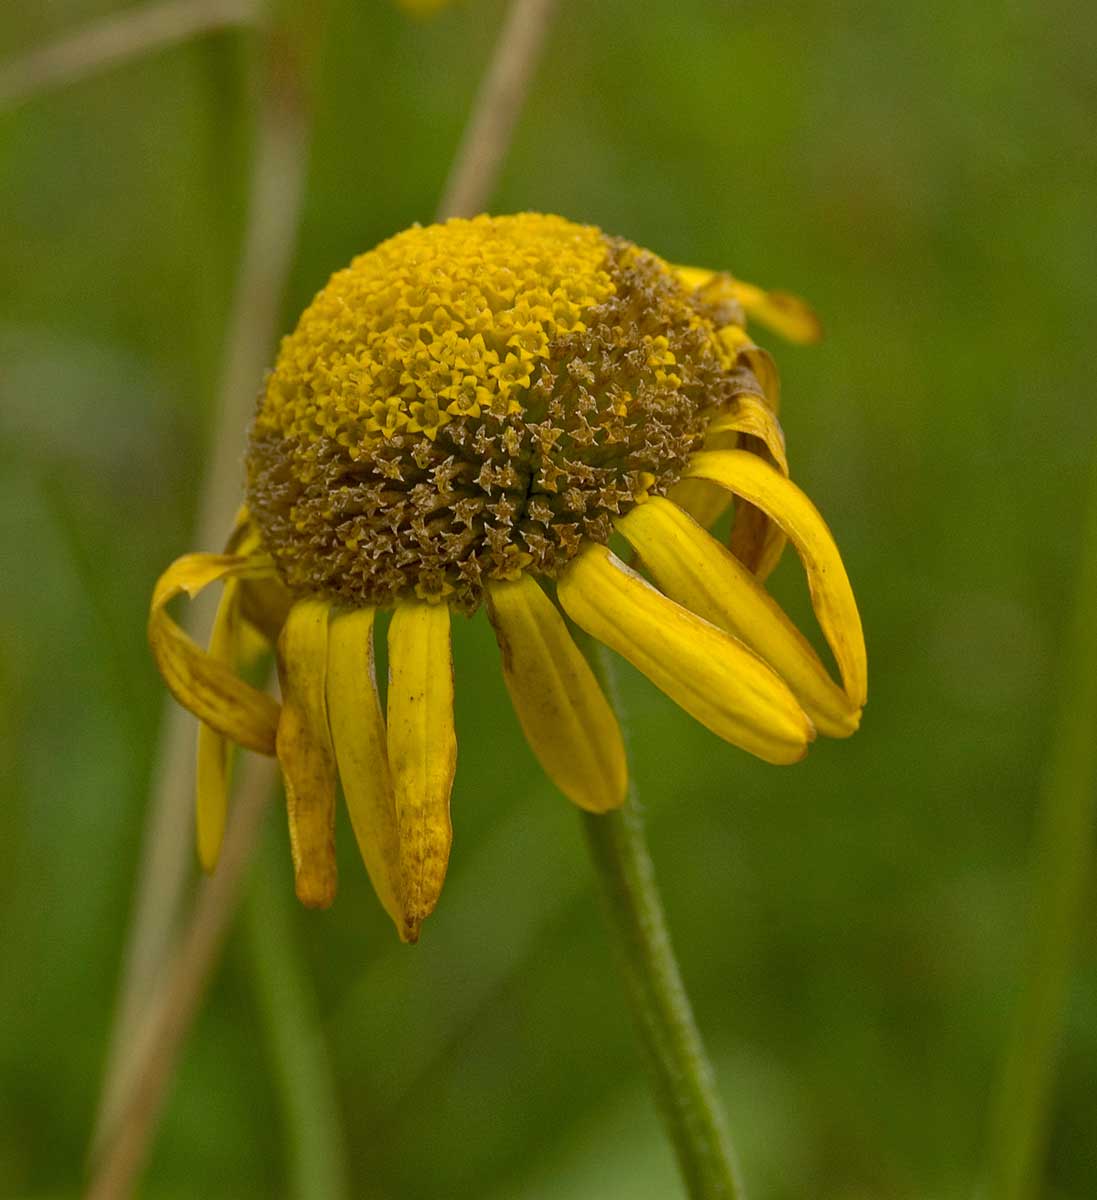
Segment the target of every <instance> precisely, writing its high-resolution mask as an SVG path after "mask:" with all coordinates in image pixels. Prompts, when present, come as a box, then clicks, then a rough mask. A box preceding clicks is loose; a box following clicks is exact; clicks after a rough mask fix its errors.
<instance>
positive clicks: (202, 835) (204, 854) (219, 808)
mask: <svg viewBox="0 0 1097 1200" xmlns="http://www.w3.org/2000/svg"><path fill="white" fill-rule="evenodd" d="M240 632H241V630H240V581H239V580H238V579H230V580H228V582H227V583H226V584H225V586H224V589H223V591H222V592H221V600H220V603H219V604H218V605H217V615H216V617H215V618H214V621H213V630H212V632H211V633H210V642H209V654H210V658H212V659H213V660H214V661H215V662H219V663H223V664H224V665H225V666H226V667H227V668H228V669H229V670H230V671H235V670H236V667H237V663H238V661H239V653H240ZM231 764H232V744H231V743H230V742H229V740H228V738H226V737H225V736H224V734H221V733H218V732H217V730H216V729H211V728H210V727H209V726H208V725H207V724H206V723H205V722H204V721H199V722H198V762H197V771H196V773H195V810H194V811H195V832H196V835H197V845H198V861H199V862H200V863H201V864H202V869H203V870H204V871H212V870H213V868H214V867H215V866H216V865H217V859H218V856H219V855H220V853H221V841H222V839H223V837H224V835H225V816H226V814H227V812H228V801H229V788H230V777H231V774H230V773H231Z"/></svg>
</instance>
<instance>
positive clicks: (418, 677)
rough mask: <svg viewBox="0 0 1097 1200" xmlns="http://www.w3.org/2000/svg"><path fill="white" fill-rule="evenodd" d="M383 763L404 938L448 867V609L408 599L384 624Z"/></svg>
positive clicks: (451, 747) (451, 735)
mask: <svg viewBox="0 0 1097 1200" xmlns="http://www.w3.org/2000/svg"><path fill="white" fill-rule="evenodd" d="M388 644H389V688H388V757H389V769H390V770H391V772H392V784H393V790H394V793H395V797H396V827H397V831H398V834H399V840H400V860H401V864H402V870H401V878H402V881H403V896H404V905H405V909H406V914H407V915H406V921H407V928H406V930H405V936H406V937H407V938H408V939H409V940H410V941H414V940H415V939H416V938H417V937H418V934H419V926H420V925H421V924H422V922H423V921H424V919H425V918H426V917H428V916H430V914H431V913H432V912H433V911H434V906H435V904H437V902H438V896H439V894H440V893H441V891H442V884H443V882H444V881H445V878H446V867H447V866H448V864H449V851H450V844H451V842H452V840H453V827H452V825H451V823H450V815H449V802H450V793H451V791H452V789H453V773H454V771H455V770H456V767H457V735H456V733H455V731H454V725H453V653H452V649H451V646H450V615H449V608H448V607H447V606H446V605H445V604H430V603H427V602H425V601H417V600H406V601H401V602H400V603H398V604H397V606H396V611H395V612H394V613H393V615H392V623H391V624H390V625H389V641H388Z"/></svg>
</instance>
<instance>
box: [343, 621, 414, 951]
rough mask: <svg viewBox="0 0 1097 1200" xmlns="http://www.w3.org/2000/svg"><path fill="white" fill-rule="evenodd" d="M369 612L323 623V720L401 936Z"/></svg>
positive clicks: (359, 833)
mask: <svg viewBox="0 0 1097 1200" xmlns="http://www.w3.org/2000/svg"><path fill="white" fill-rule="evenodd" d="M373 616H374V610H373V609H372V608H360V609H355V610H353V611H347V612H341V613H338V614H337V615H336V616H335V618H334V619H333V620H332V622H331V624H330V626H329V627H328V683H327V694H328V722H329V724H330V727H331V740H332V744H333V745H334V747H335V758H336V761H337V763H338V764H339V778H340V780H341V781H342V784H343V795H344V796H345V797H346V801H347V810H348V811H349V813H350V823H351V825H352V826H353V827H354V836H355V838H356V839H357V840H358V849H359V851H360V852H361V855H362V861H363V862H364V863H365V864H366V870H367V871H368V872H369V877H370V879H371V880H372V882H373V888H374V891H375V892H376V893H377V897H378V899H379V900H380V901H381V903H382V904H383V905H384V908H385V911H386V912H387V913H388V915H389V916H390V917H391V918H392V919H393V921H394V922H395V923H396V928H397V931H398V932H399V933H400V935H401V936H403V935H404V933H405V930H406V922H405V913H404V906H403V900H402V897H401V892H400V851H399V844H398V841H397V837H396V800H395V798H394V796H393V791H392V779H391V777H390V775H389V760H388V749H387V747H386V744H385V718H384V717H383V716H382V714H381V703H380V700H379V699H378V696H377V678H376V675H375V673H374V662H373Z"/></svg>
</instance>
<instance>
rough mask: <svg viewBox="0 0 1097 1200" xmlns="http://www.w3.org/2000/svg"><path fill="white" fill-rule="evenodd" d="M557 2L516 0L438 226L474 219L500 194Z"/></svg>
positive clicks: (455, 166) (483, 85)
mask: <svg viewBox="0 0 1097 1200" xmlns="http://www.w3.org/2000/svg"><path fill="white" fill-rule="evenodd" d="M555 7H556V0H513V3H512V4H511V6H510V11H509V12H508V14H507V19H506V23H505V24H504V26H503V29H502V31H501V32H500V34H499V40H498V41H497V42H496V44H495V50H494V53H493V54H492V59H491V63H490V64H489V66H488V69H487V72H486V73H485V75H484V78H483V81H482V82H481V84H480V90H479V92H478V93H477V95H476V100H475V103H474V104H473V108H472V113H471V115H470V117H469V121H468V124H467V125H466V126H465V132H464V134H463V136H462V139H461V145H460V148H459V149H458V151H457V156H456V158H455V159H454V162H453V167H452V169H451V170H450V173H449V178H448V179H447V180H446V186H445V189H444V192H443V195H442V202H441V203H440V204H439V206H438V220H440V221H441V220H444V219H445V218H446V217H472V216H475V215H476V214H477V213H479V212H481V211H483V209H484V206H485V205H486V204H487V202H488V200H489V199H490V197H491V193H492V192H493V191H494V190H495V184H496V181H497V180H498V178H499V171H500V168H501V167H502V165H503V158H504V156H505V155H506V152H507V147H508V146H509V145H510V142H511V138H512V136H513V134H514V127H515V125H516V124H517V121H518V116H519V114H520V113H521V111H522V106H523V104H524V103H525V99H526V94H527V92H528V91H529V84H530V80H531V79H532V77H533V73H534V71H535V70H536V66H537V60H538V58H539V56H540V53H541V48H542V46H543V45H544V41H545V35H546V33H547V32H548V27H549V22H550V21H551V19H552V14H553V10H554V9H555Z"/></svg>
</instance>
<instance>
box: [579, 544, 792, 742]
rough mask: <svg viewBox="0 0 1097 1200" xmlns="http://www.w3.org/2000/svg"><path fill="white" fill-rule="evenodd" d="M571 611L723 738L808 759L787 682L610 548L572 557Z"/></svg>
mask: <svg viewBox="0 0 1097 1200" xmlns="http://www.w3.org/2000/svg"><path fill="white" fill-rule="evenodd" d="M557 594H558V596H559V598H560V603H561V604H562V605H563V607H564V609H565V611H566V612H567V614H568V616H570V617H571V619H572V620H573V621H574V622H575V623H576V624H577V625H578V626H579V627H580V628H582V629H585V630H586V631H587V632H588V633H589V634H591V635H592V636H593V637H596V638H597V639H598V640H599V641H600V642H604V643H605V644H606V645H607V646H609V647H610V648H611V649H612V650H615V651H616V652H617V653H618V654H620V655H621V656H622V657H623V658H627V659H628V661H629V662H631V663H632V665H633V666H634V667H636V668H637V670H639V671H642V672H643V673H644V674H645V675H646V676H647V677H648V678H649V679H650V680H651V681H652V683H654V684H655V686H656V687H658V688H661V689H662V690H663V691H664V692H666V694H667V695H668V696H670V698H671V699H672V700H674V701H675V702H676V703H677V704H680V705H681V706H682V708H684V709H685V710H686V712H688V713H690V715H691V716H693V717H695V718H696V719H697V720H698V721H700V722H701V724H702V725H705V726H707V727H708V728H709V729H711V730H712V732H713V733H715V734H716V735H717V736H718V737H722V738H723V739H724V740H725V741H728V742H732V743H734V744H735V745H736V746H741V747H742V748H743V749H744V750H749V751H750V753H751V754H756V755H757V756H758V757H759V758H762V759H765V760H766V762H771V763H791V762H796V761H797V760H798V759H801V758H803V756H804V754H805V753H806V752H807V745H808V742H809V741H811V739H812V738H813V737H814V734H815V731H814V729H813V728H812V725H811V722H810V721H809V720H808V718H807V717H806V716H805V715H804V713H803V712H802V711H801V709H800V706H799V704H797V702H796V699H795V697H794V696H793V695H792V693H791V692H790V691H789V689H788V687H787V686H786V685H785V684H784V683H783V682H782V681H781V680H780V679H779V678H778V677H777V676H776V675H775V674H774V673H773V671H771V670H770V668H769V667H768V666H766V664H765V663H764V662H762V660H761V659H760V658H758V657H757V656H756V655H754V654H753V653H751V651H750V650H748V649H747V648H746V647H745V646H744V645H743V644H742V643H741V642H739V641H737V640H736V639H735V638H733V637H731V636H729V635H728V634H726V633H724V632H723V630H720V629H717V628H716V627H715V626H714V625H710V624H709V623H708V622H707V621H703V620H702V619H701V618H700V617H697V616H694V615H693V613H691V612H688V611H687V610H686V609H684V608H682V607H681V605H679V604H675V603H674V601H673V600H668V599H667V597H666V596H664V595H662V593H660V592H657V591H656V590H655V588H653V587H652V586H651V585H650V584H649V583H647V582H646V581H645V580H643V579H642V578H641V577H640V576H639V575H637V574H636V572H635V571H632V570H630V569H629V568H628V567H626V566H625V564H624V563H623V562H621V561H620V559H618V558H616V557H615V556H614V555H613V554H611V553H610V551H609V550H608V549H607V548H606V547H605V546H596V545H591V546H588V547H587V548H586V549H585V550H584V551H583V552H582V553H581V554H579V555H578V556H577V557H576V558H574V559H572V561H571V563H570V564H569V565H568V567H567V569H566V570H565V571H564V573H563V575H562V576H561V577H560V582H559V585H558V589H557Z"/></svg>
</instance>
